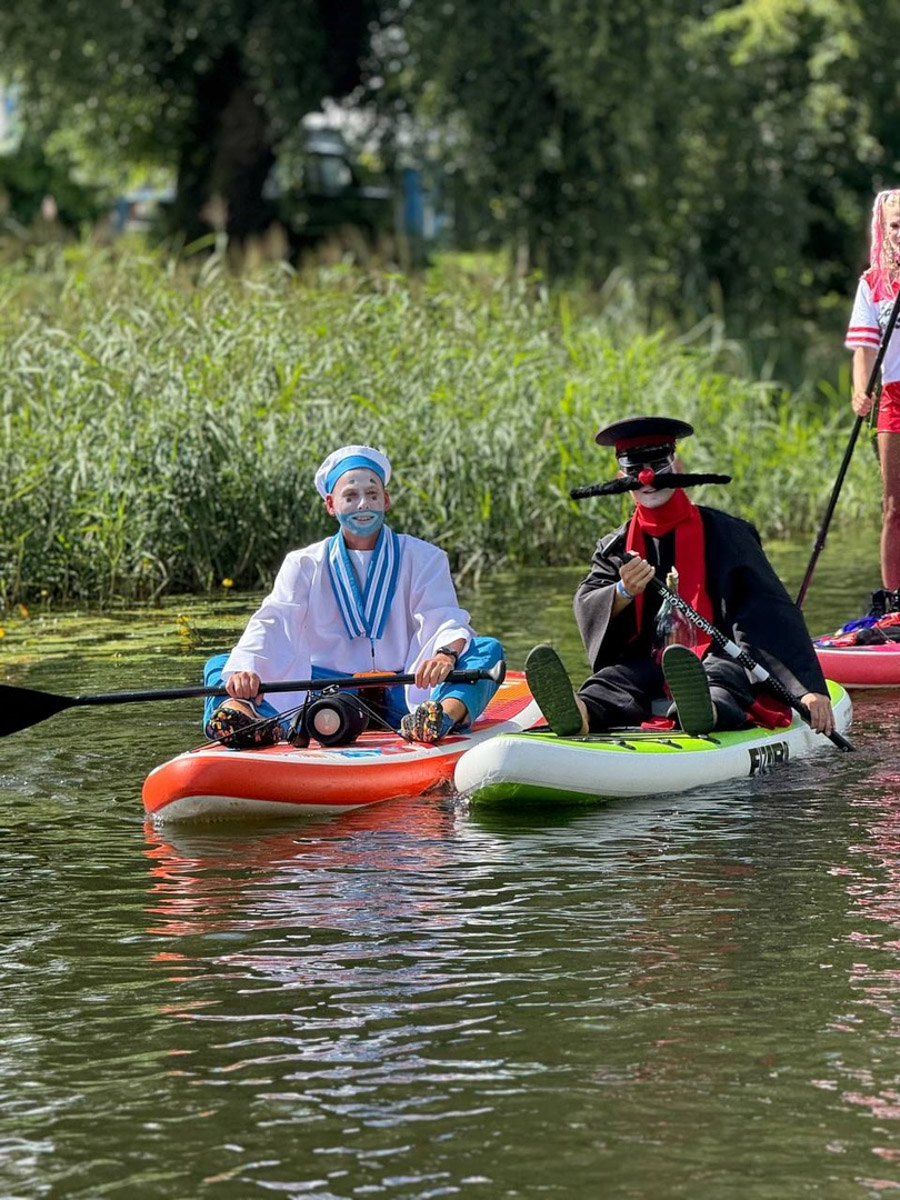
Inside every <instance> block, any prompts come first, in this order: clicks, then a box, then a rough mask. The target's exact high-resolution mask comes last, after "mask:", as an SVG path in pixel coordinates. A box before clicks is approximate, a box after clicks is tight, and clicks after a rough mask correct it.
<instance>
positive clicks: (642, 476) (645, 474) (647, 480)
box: [638, 467, 656, 487]
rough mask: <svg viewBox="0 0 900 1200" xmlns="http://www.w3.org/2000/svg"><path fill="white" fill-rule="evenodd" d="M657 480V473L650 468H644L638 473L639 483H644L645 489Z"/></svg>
mask: <svg viewBox="0 0 900 1200" xmlns="http://www.w3.org/2000/svg"><path fill="white" fill-rule="evenodd" d="M655 478H656V472H655V471H654V470H652V468H650V467H643V468H642V469H641V470H640V471H638V482H639V483H642V484H643V485H644V487H649V486H650V484H651V483H652V482H653V480H654V479H655Z"/></svg>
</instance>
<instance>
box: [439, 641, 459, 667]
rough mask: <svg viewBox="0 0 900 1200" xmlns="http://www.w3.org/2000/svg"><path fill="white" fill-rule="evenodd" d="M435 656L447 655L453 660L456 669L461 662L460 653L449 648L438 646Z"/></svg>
mask: <svg viewBox="0 0 900 1200" xmlns="http://www.w3.org/2000/svg"><path fill="white" fill-rule="evenodd" d="M435 654H446V655H447V657H448V658H452V659H453V665H454V667H455V666H456V664H457V663H458V662H459V651H458V650H452V649H451V648H450V647H449V646H438V648H437V650H435Z"/></svg>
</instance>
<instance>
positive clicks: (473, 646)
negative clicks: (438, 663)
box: [203, 637, 503, 732]
mask: <svg viewBox="0 0 900 1200" xmlns="http://www.w3.org/2000/svg"><path fill="white" fill-rule="evenodd" d="M502 658H503V647H502V646H501V645H500V643H499V642H498V641H497V639H496V638H492V637H476V638H473V639H472V641H471V642H470V643H469V645H468V647H467V648H466V650H465V652H464V653H463V654H461V655H460V656H459V662H458V663H457V664H456V670H457V671H488V670H490V668H491V667H495V666H496V665H497V663H498V662H500V660H501V659H502ZM227 659H228V655H227V654H214V655H213V656H212V658H210V659H207V662H206V666H205V667H204V668H203V682H204V684H205V685H206V686H207V687H221V685H222V668H223V667H224V666H225V663H226V661H227ZM385 674H388V672H385ZM345 677H346V672H343V671H330V670H328V669H327V668H325V667H313V668H312V671H311V674H310V678H312V679H321V680H322V683H323V684H326V683H327V682H328V680H329V679H338V678H345ZM347 690H348V691H349V690H351V689H349V688H348V689H347ZM496 690H497V685H496V683H494V681H493V680H492V679H479V680H478V682H477V683H441V684H439V685H438V686H437V687H436V688H433V689H432V692H431V699H432V700H436V701H437V702H438V703H440V702H441V701H442V700H449V699H450V698H451V697H453V698H455V699H457V700H461V701H462V703H463V704H464V705H465V706H466V711H467V712H468V714H469V722H468V723H469V724H471V723H472V722H473V721H476V720H477V719H478V718H479V717H480V716H481V714H482V713H483V712H484V710H485V709H486V708H487V706H488V704H489V702H490V699H491V696H493V694H494V692H496ZM384 691H385V699H386V712H385V719H386V720H387V723H388V724H389V725H390V726H391V728H392V729H399V728H400V719H401V717H404V716H406V714H407V713H408V712H409V709H408V708H407V706H406V696H405V691H404V689H403V688H402V687H388V688H385V689H384ZM314 694H315V693H314ZM225 699H226V697H224V696H207V697H206V703H205V706H204V710H203V724H204V725H205V724H206V722H207V721H208V720H209V718H210V717H211V716H212V715H213V713H214V712H215V711H216V709H217V708H218V707H219V705H220V704H222V703H223V702H224V701H225ZM257 707H258V708H259V712H260V715H261V716H265V717H277V716H278V709H276V708H275V707H274V706H273V705H271V704H270V703H269V702H268V700H265V699H264V700H263V701H262V702H261V703H260V704H259V705H258V706H257ZM292 719H293V715H291V716H290V717H285V719H284V720H283V721H282V722H281V724H282V727H283V728H284V730H285V732H286V731H287V728H288V726H289V725H290V723H291V721H292ZM465 728H468V725H467V726H465Z"/></svg>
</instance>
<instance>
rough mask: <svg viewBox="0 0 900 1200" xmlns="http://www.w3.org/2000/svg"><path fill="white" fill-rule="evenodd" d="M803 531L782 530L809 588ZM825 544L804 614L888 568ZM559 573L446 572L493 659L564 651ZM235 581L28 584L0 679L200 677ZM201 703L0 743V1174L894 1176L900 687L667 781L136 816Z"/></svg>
mask: <svg viewBox="0 0 900 1200" xmlns="http://www.w3.org/2000/svg"><path fill="white" fill-rule="evenodd" d="M860 554H862V557H860ZM807 555H808V547H803V548H791V547H779V548H776V552H775V553H774V554H773V557H774V558H775V560H776V562H777V563H778V565H779V569H780V570H781V572H782V575H783V576H784V577H785V578H786V579H787V580H788V582H789V583H791V586H792V588H796V584H797V582H798V580H799V578H800V576H801V575H802V571H803V567H804V566H805V561H806V557H807ZM823 560H824V561H823V562H822V564H821V565H820V567H819V570H818V571H817V575H816V581H815V583H814V585H813V588H812V590H811V592H810V595H809V598H808V600H807V606H806V607H807V615H808V618H809V621H810V625H811V626H812V627H813V628H814V629H815V630H816V631H821V630H824V629H830V628H833V627H834V626H836V625H837V624H839V623H840V621H841V620H844V619H846V618H847V617H848V616H850V615H855V614H856V612H857V611H858V610H859V606H860V601H861V598H862V594H863V592H864V590H865V588H866V587H867V586H868V587H871V586H873V582H874V577H875V575H876V574H877V572H876V570H875V564H874V562H873V554H872V547H871V546H868V547H865V548H863V550H857V548H854V547H852V546H847V545H840V546H837V547H832V546H831V545H829V548H828V551H827V552H826V555H824V556H823ZM580 574H581V572H580V571H573V572H564V571H553V572H550V571H534V572H530V573H527V574H520V575H517V576H501V577H498V578H496V579H494V580H492V581H491V583H490V584H487V583H483V584H482V585H481V586H480V587H478V588H469V589H468V590H466V589H463V595H464V599H465V601H466V602H467V603H468V604H469V605H470V607H471V609H472V612H473V617H474V619H475V622H476V624H477V625H478V627H479V628H481V629H483V630H484V631H486V632H492V633H496V634H497V635H498V636H500V637H502V638H503V639H504V641H505V642H506V645H507V651H508V655H509V660H510V665H511V666H513V667H520V666H521V664H522V659H523V657H524V653H525V651H526V650H527V648H528V647H529V646H530V645H531V644H532V643H533V642H535V641H539V640H545V639H550V640H553V641H554V642H555V643H556V644H557V645H559V646H560V647H561V649H562V650H563V653H564V656H565V658H566V661H567V663H568V664H569V665H570V667H571V669H572V672H573V675H575V676H578V675H579V674H580V673H581V671H582V670H583V658H582V657H581V651H580V644H579V642H578V638H577V634H576V633H575V631H574V626H573V624H572V617H571V607H570V599H571V594H572V591H573V588H574V585H575V582H576V581H577V579H578V578H579V576H580ZM252 603H253V598H251V597H247V596H244V597H238V596H231V595H227V596H225V597H223V599H222V600H221V601H216V602H209V601H200V600H194V599H190V598H189V599H186V600H182V601H179V602H173V603H170V604H167V605H165V606H164V607H163V608H161V609H157V610H145V611H142V612H122V613H119V614H114V615H112V616H107V617H103V618H89V617H83V616H79V615H77V614H61V615H54V614H32V615H31V616H30V617H29V618H28V619H27V620H16V621H12V622H8V623H7V627H6V637H5V638H3V640H2V641H0V678H2V679H3V680H4V681H5V682H7V683H15V684H17V685H20V686H27V687H34V688H41V689H46V690H52V691H58V692H62V693H66V694H71V693H74V692H89V691H110V690H114V689H118V688H135V687H157V686H159V687H162V686H169V685H173V686H178V685H184V684H189V683H192V682H194V681H195V680H196V679H197V676H198V674H199V669H200V664H201V663H202V661H203V659H204V658H205V657H206V655H207V654H208V653H210V652H211V651H212V650H214V649H218V648H220V647H225V646H227V645H228V644H229V642H230V641H231V640H232V639H233V637H234V635H235V634H236V632H237V631H238V629H239V628H240V626H241V624H242V621H243V619H244V618H245V616H246V615H247V613H248V611H249V609H250V607H251V606H252ZM195 707H196V706H195V703H193V702H179V703H178V704H169V705H159V704H155V705H142V706H134V707H132V706H128V707H120V708H96V709H88V710H76V711H70V712H65V713H62V714H59V715H58V716H56V717H53V718H52V719H51V720H49V721H47V722H45V723H43V724H41V725H39V726H37V727H35V728H33V729H31V730H28V731H23V732H21V733H18V734H15V735H13V736H12V737H9V738H7V739H5V740H4V741H3V742H2V743H0V850H2V858H0V931H2V937H0V1007H2V1011H3V1017H2V1029H3V1038H2V1044H0V1195H2V1196H3V1197H23V1198H26V1197H27V1198H31V1197H38V1196H51V1197H66V1198H69V1197H91V1198H93V1197H117V1196H128V1197H129V1200H133V1198H135V1197H136V1198H138V1200H143V1198H144V1197H167V1198H170V1197H185V1198H187V1197H196V1196H210V1197H216V1198H218V1197H223V1198H224V1197H229V1198H230V1197H255V1196H259V1197H265V1196H286V1197H309V1196H313V1197H319V1198H322V1200H332V1198H333V1200H351V1198H352V1200H356V1198H357V1197H359V1198H369V1197H375V1198H379V1197H387V1198H392V1197H403V1198H409V1200H413V1198H415V1200H426V1198H431V1197H444V1196H461V1197H466V1196H471V1197H473V1198H474V1197H486V1198H487V1197H490V1198H494V1197H535V1198H536V1197H542V1198H543V1197H560V1198H563V1197H582V1196H603V1197H616V1198H618V1197H622V1198H623V1200H624V1198H632V1197H647V1198H653V1200H657V1198H659V1197H690V1198H692V1200H698V1198H700V1200H719V1198H721V1197H741V1198H742V1200H743V1198H745V1197H746V1198H750V1200H763V1198H766V1200H768V1198H771V1200H783V1198H785V1197H803V1196H808V1195H813V1194H815V1195H816V1196H817V1197H825V1198H828V1200H831V1198H833V1200H844V1198H846V1197H866V1196H873V1197H874V1196H882V1195H886V1194H892V1193H895V1192H897V1191H898V1190H900V1161H898V1160H900V1138H898V1133H900V1058H898V1040H897V1039H898V1034H900V953H898V951H900V755H898V752H900V731H898V717H900V697H898V698H894V696H892V695H891V694H890V693H881V694H875V693H868V694H866V693H862V694H858V695H857V698H856V720H855V724H854V730H853V737H854V739H855V741H856V743H857V746H858V751H857V753H856V754H852V755H841V754H838V753H837V752H834V751H832V749H831V747H830V746H826V747H825V748H824V749H823V752H822V753H821V754H820V755H819V756H818V757H815V758H813V759H811V760H806V761H803V762H799V763H794V764H791V765H790V767H786V768H784V769H783V770H777V769H776V770H775V771H774V772H773V773H771V774H769V775H767V776H765V777H763V778H760V779H756V780H748V781H742V782H740V783H736V784H734V785H730V786H728V787H717V788H714V789H707V790H701V791H697V792H694V793H690V794H687V795H682V796H678V797H668V798H667V797H664V796H662V797H648V798H647V799H645V800H641V801H639V802H633V801H632V802H627V803H626V802H621V803H616V804H612V805H608V806H606V807H599V806H598V807H595V808H588V809H580V810H569V811H557V812H543V813H530V814H529V815H526V816H502V817H501V816H498V815H496V814H494V815H490V816H488V815H476V814H474V813H470V812H468V811H467V810H466V808H465V806H464V805H462V804H461V803H460V802H459V801H454V800H453V798H452V797H451V798H444V799H437V800H435V799H429V800H419V799H410V800H406V801H398V802H395V803H391V804H386V805H382V806H379V807H376V808H373V809H370V810H364V811H362V812H357V813H351V814H346V815H344V816H341V817H339V818H320V819H318V820H310V821H307V822H305V823H295V824H293V825H283V826H277V827H273V826H266V827H260V828H253V827H249V828H248V827H235V826H232V827H211V828H207V829H205V830H203V829H201V830H196V831H194V832H186V831H182V832H175V831H174V830H170V829H166V828H160V829H154V828H153V827H152V826H150V825H148V824H146V823H145V822H144V820H143V817H142V810H141V803H140V788H141V783H142V780H143V777H144V775H145V774H146V773H147V771H148V770H149V769H150V768H151V767H152V766H153V765H155V764H156V763H157V762H160V761H162V760H163V759H165V758H167V757H170V756H171V755H172V754H174V753H176V752H177V751H178V750H180V749H183V748H184V747H185V746H188V745H192V744H195V743H196V742H197V740H198V723H197V715H198V714H197V712H196V711H195Z"/></svg>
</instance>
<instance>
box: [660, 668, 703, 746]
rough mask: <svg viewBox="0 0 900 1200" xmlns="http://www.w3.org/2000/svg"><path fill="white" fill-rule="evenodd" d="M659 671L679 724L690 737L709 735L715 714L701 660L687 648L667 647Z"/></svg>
mask: <svg viewBox="0 0 900 1200" xmlns="http://www.w3.org/2000/svg"><path fill="white" fill-rule="evenodd" d="M662 670H663V676H664V677H665V680H666V683H667V684H668V685H669V691H670V692H671V693H672V699H673V701H674V702H675V708H676V710H677V712H678V724H679V725H680V726H681V728H682V729H683V730H684V732H685V733H689V734H691V736H692V737H697V736H699V735H700V734H704V733H709V732H710V731H711V730H712V728H713V726H714V725H715V723H716V714H715V710H714V708H713V704H712V700H711V699H710V696H709V680H708V679H707V678H706V672H705V671H704V670H703V664H702V663H701V661H700V659H699V658H698V657H697V655H696V654H694V652H693V650H689V649H688V648H687V646H678V645H673V646H666V648H665V650H663V656H662Z"/></svg>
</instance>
